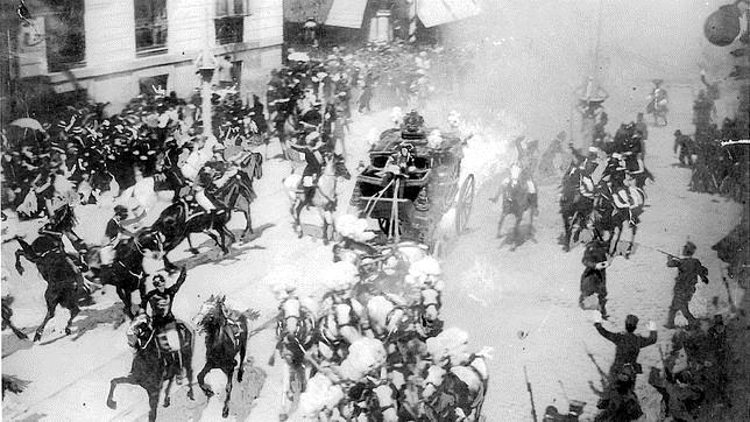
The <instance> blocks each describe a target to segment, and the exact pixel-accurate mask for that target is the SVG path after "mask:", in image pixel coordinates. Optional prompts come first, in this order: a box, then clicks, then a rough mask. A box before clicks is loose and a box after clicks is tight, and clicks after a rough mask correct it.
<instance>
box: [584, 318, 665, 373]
mask: <svg viewBox="0 0 750 422" xmlns="http://www.w3.org/2000/svg"><path fill="white" fill-rule="evenodd" d="M594 327H596V331H599V334H601V335H602V337H604V338H606V339H607V340H609V341H611V342H612V343H614V344H615V346H616V349H615V361H614V362H613V363H612V371H613V372H617V371H619V370H620V369H621V368H622V367H623V366H624V365H626V364H631V365H633V367H634V368H635V369H636V372H638V373H641V371H640V370H639V369H640V365H639V364H638V354H639V353H640V351H641V349H642V348H644V347H646V346H650V345H652V344H654V343H656V331H651V333H650V334H649V336H648V337H643V336H639V335H638V334H635V333H628V332H625V333H613V332H611V331H608V330H607V329H606V328H604V327H602V324H598V323H597V324H594Z"/></svg>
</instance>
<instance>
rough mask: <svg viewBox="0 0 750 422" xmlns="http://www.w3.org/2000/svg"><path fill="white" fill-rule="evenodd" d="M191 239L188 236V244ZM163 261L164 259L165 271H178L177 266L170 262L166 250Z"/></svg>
mask: <svg viewBox="0 0 750 422" xmlns="http://www.w3.org/2000/svg"><path fill="white" fill-rule="evenodd" d="M189 239H190V236H188V244H189V243H190V242H189ZM196 251H197V249H196ZM161 259H162V261H164V269H165V270H167V271H173V270H176V269H177V265H174V264H173V263H172V261H170V260H169V258H167V251H166V250H165V251H164V255H162V257H161Z"/></svg>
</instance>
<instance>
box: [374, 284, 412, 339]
mask: <svg viewBox="0 0 750 422" xmlns="http://www.w3.org/2000/svg"><path fill="white" fill-rule="evenodd" d="M407 305H408V304H407V303H406V301H405V300H403V299H401V298H399V297H398V296H396V295H388V296H387V297H386V296H385V295H378V296H373V297H372V298H370V300H368V301H367V317H368V319H369V321H370V329H371V330H372V332H373V334H374V335H375V338H377V339H379V340H384V339H385V338H387V337H388V336H390V335H391V334H393V333H395V332H396V331H397V330H398V329H399V328H401V327H403V325H404V324H405V323H408V321H409V315H408V313H407V309H408V307H407Z"/></svg>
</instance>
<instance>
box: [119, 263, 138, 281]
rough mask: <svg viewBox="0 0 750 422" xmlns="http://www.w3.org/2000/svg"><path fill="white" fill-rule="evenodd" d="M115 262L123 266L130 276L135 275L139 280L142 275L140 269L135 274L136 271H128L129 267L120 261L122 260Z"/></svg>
mask: <svg viewBox="0 0 750 422" xmlns="http://www.w3.org/2000/svg"><path fill="white" fill-rule="evenodd" d="M117 263H118V264H120V266H121V267H122V268H124V269H125V271H127V272H128V274H130V275H131V276H133V277H135V278H137V279H139V280H140V279H141V278H142V277H143V271H141V272H140V274H136V273H134V272H132V271H130V269H129V268H128V267H126V266H125V264H123V263H122V261H120V260H118V261H117Z"/></svg>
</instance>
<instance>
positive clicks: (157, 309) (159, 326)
mask: <svg viewBox="0 0 750 422" xmlns="http://www.w3.org/2000/svg"><path fill="white" fill-rule="evenodd" d="M186 277H187V269H186V268H185V267H182V271H180V276H179V277H178V278H177V281H175V283H174V284H173V285H172V286H170V287H169V288H166V286H165V280H164V276H162V275H161V274H157V275H155V276H154V279H153V282H154V290H151V291H150V292H148V294H146V296H145V297H144V298H143V302H142V303H141V308H143V310H144V311H145V310H146V307H147V306H148V305H149V304H150V305H151V312H152V315H151V318H152V319H153V324H154V329H155V330H156V332H157V333H158V332H160V331H161V330H163V329H164V328H167V326H168V325H170V324H171V323H173V322H175V317H174V315H173V314H172V305H173V304H174V297H175V295H176V294H177V292H178V291H179V290H180V287H182V284H183V283H184V282H185V278H186Z"/></svg>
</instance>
